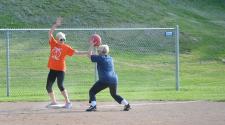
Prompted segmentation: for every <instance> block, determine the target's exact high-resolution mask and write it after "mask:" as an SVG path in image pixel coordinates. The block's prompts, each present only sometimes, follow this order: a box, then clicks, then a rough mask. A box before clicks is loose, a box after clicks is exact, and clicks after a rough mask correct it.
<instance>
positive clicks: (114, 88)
mask: <svg viewBox="0 0 225 125" xmlns="http://www.w3.org/2000/svg"><path fill="white" fill-rule="evenodd" d="M109 90H110V94H111V96H112V97H113V98H114V99H115V100H116V101H117V102H118V103H119V104H123V105H124V111H128V110H130V104H129V103H128V102H127V100H126V99H124V98H122V97H121V96H120V95H118V94H117V84H110V85H109Z"/></svg>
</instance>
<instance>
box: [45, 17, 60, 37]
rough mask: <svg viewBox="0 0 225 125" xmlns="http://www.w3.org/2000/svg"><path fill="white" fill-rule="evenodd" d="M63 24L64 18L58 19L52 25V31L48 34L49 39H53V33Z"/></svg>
mask: <svg viewBox="0 0 225 125" xmlns="http://www.w3.org/2000/svg"><path fill="white" fill-rule="evenodd" d="M61 23H62V17H58V18H57V19H56V21H55V23H54V24H53V25H52V27H51V29H50V30H49V32H48V37H49V39H50V38H51V35H52V34H53V32H54V31H55V29H56V28H57V27H58V26H60V25H61Z"/></svg>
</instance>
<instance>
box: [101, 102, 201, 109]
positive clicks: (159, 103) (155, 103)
mask: <svg viewBox="0 0 225 125" xmlns="http://www.w3.org/2000/svg"><path fill="white" fill-rule="evenodd" d="M195 102H199V101H182V102H148V103H131V104H130V105H131V106H146V105H167V104H185V103H195ZM119 106H121V105H99V106H98V107H104V108H105V107H119Z"/></svg>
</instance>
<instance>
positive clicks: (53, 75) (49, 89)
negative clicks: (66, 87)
mask: <svg viewBox="0 0 225 125" xmlns="http://www.w3.org/2000/svg"><path fill="white" fill-rule="evenodd" d="M55 79H56V73H55V71H53V70H50V71H49V73H48V78H47V84H46V90H47V92H48V95H49V97H50V100H51V103H50V105H53V104H56V98H55V94H54V91H53V90H52V85H53V83H54V82H55Z"/></svg>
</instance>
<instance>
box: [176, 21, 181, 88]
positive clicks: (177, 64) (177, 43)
mask: <svg viewBox="0 0 225 125" xmlns="http://www.w3.org/2000/svg"><path fill="white" fill-rule="evenodd" d="M176 36H177V37H176V90H177V91H179V90H180V77H179V76H180V74H179V71H180V61H179V55H180V49H179V26H178V25H177V26H176Z"/></svg>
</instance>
